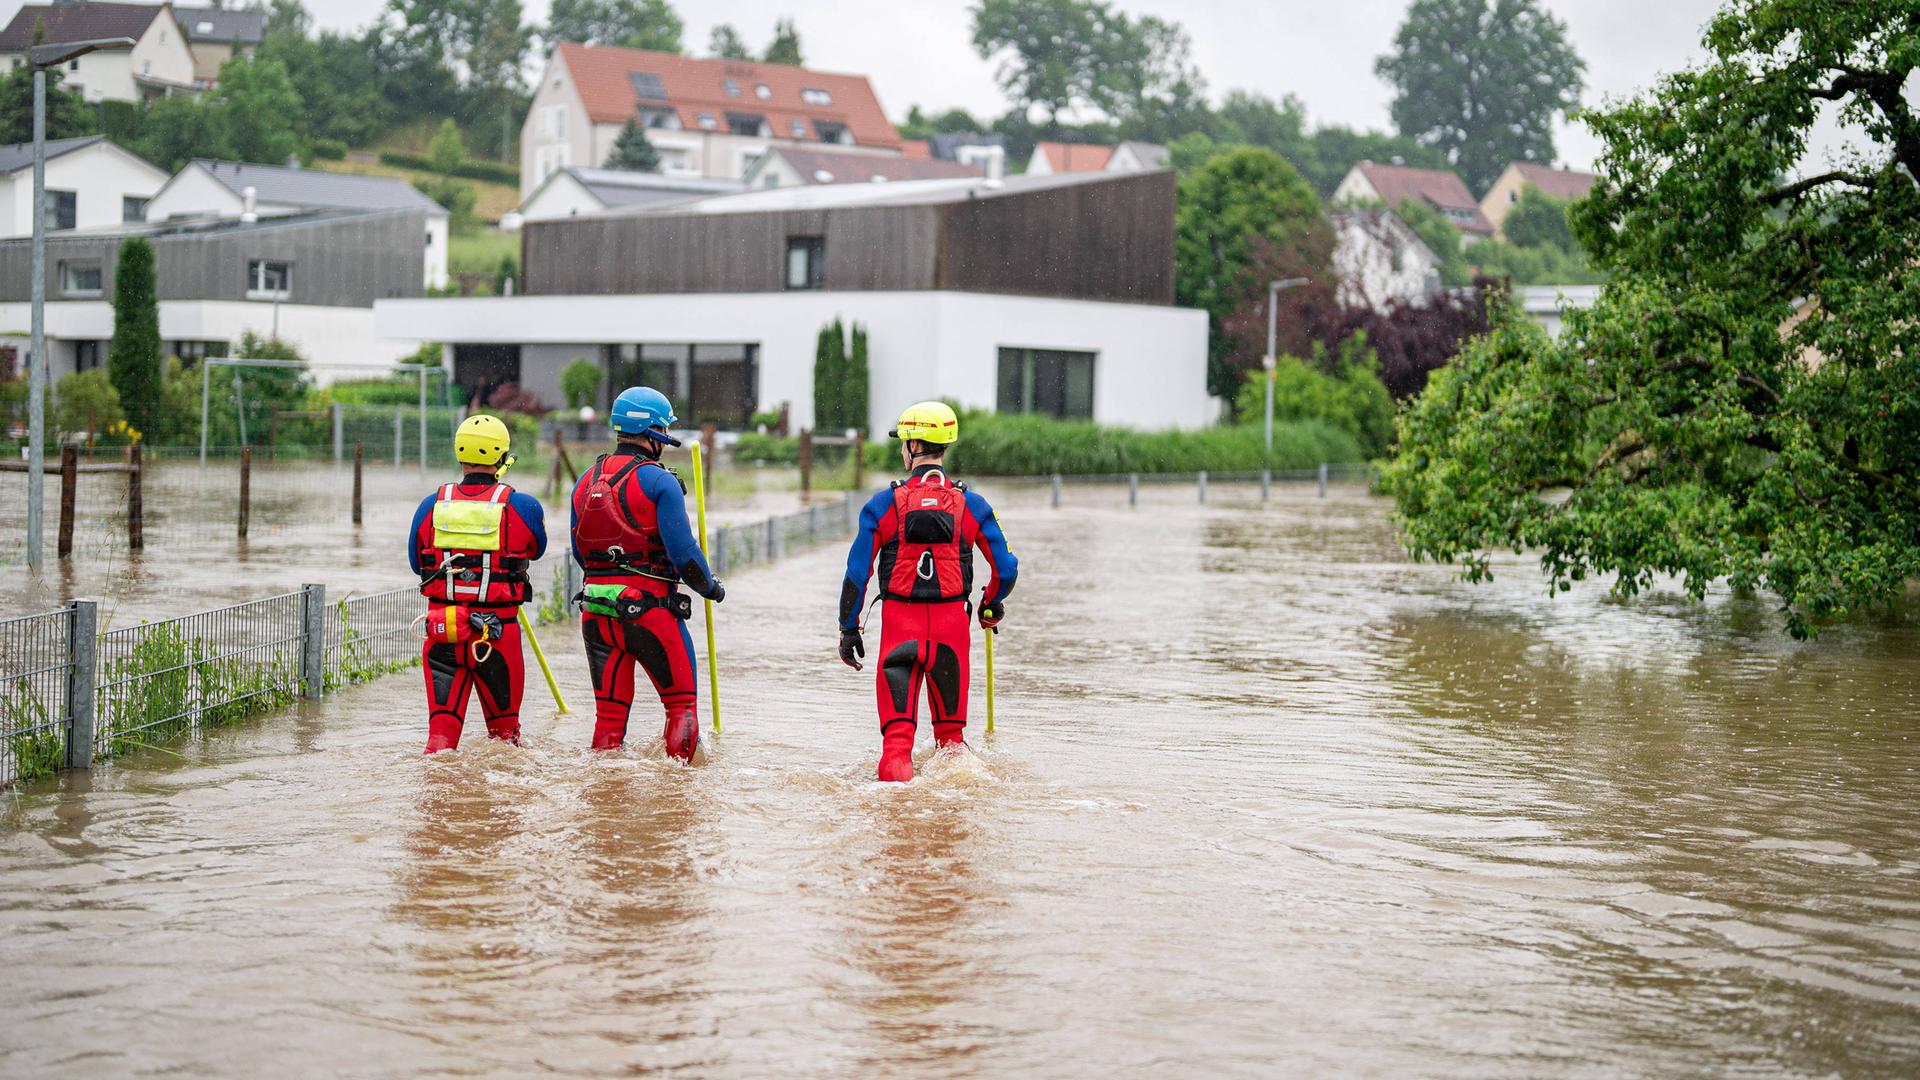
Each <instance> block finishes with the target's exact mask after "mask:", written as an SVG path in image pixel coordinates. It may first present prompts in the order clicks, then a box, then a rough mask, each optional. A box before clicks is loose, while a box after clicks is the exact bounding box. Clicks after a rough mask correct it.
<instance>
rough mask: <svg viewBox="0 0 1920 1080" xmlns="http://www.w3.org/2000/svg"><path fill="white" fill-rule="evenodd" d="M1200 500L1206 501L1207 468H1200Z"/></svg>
mask: <svg viewBox="0 0 1920 1080" xmlns="http://www.w3.org/2000/svg"><path fill="white" fill-rule="evenodd" d="M1200 501H1201V502H1206V501H1207V470H1205V469H1201V470H1200Z"/></svg>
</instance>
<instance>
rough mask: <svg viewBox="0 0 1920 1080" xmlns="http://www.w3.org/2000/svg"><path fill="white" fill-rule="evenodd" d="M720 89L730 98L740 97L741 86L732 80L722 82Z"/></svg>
mask: <svg viewBox="0 0 1920 1080" xmlns="http://www.w3.org/2000/svg"><path fill="white" fill-rule="evenodd" d="M720 89H722V90H725V91H726V92H727V96H728V97H739V96H740V84H739V83H737V82H734V81H733V80H732V79H722V80H720Z"/></svg>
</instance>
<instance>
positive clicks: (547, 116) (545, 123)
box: [540, 105, 567, 142]
mask: <svg viewBox="0 0 1920 1080" xmlns="http://www.w3.org/2000/svg"><path fill="white" fill-rule="evenodd" d="M540 113H541V116H540V121H541V122H540V133H541V134H542V135H545V136H546V137H547V138H549V139H552V140H554V141H555V142H564V141H566V138H567V107H566V106H565V105H549V106H547V107H546V108H544V109H542V110H540Z"/></svg>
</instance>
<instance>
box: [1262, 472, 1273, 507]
mask: <svg viewBox="0 0 1920 1080" xmlns="http://www.w3.org/2000/svg"><path fill="white" fill-rule="evenodd" d="M1272 488H1273V470H1272V469H1261V470H1260V501H1261V502H1266V501H1267V496H1268V495H1269V494H1270V493H1271V491H1272Z"/></svg>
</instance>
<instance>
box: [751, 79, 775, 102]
mask: <svg viewBox="0 0 1920 1080" xmlns="http://www.w3.org/2000/svg"><path fill="white" fill-rule="evenodd" d="M753 96H754V97H757V98H759V99H760V100H761V101H767V100H769V99H771V98H772V97H773V90H772V89H770V88H769V87H768V86H767V84H766V83H754V84H753Z"/></svg>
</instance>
